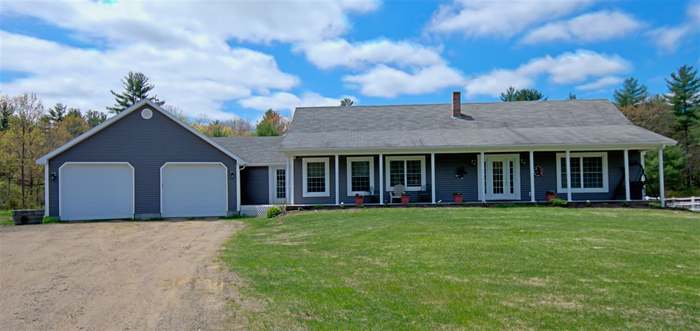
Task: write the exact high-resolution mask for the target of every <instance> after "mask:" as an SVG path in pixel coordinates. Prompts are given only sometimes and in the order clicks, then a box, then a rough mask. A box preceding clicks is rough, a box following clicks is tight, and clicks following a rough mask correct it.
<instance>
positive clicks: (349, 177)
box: [345, 156, 374, 197]
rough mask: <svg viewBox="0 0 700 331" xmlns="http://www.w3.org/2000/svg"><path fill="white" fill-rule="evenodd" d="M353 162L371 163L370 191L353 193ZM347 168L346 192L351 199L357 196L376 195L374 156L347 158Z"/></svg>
mask: <svg viewBox="0 0 700 331" xmlns="http://www.w3.org/2000/svg"><path fill="white" fill-rule="evenodd" d="M352 162H369V191H353V190H352ZM345 164H346V168H345V179H346V186H345V191H346V192H347V195H348V196H349V197H354V196H355V194H359V195H371V194H373V193H374V156H355V157H347V158H346V161H345Z"/></svg>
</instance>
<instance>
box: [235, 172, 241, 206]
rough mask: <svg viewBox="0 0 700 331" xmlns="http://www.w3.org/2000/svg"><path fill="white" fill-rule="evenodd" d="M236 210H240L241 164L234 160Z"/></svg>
mask: <svg viewBox="0 0 700 331" xmlns="http://www.w3.org/2000/svg"><path fill="white" fill-rule="evenodd" d="M236 212H238V213H240V212H241V165H240V163H238V161H236Z"/></svg>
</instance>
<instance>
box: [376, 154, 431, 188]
mask: <svg viewBox="0 0 700 331" xmlns="http://www.w3.org/2000/svg"><path fill="white" fill-rule="evenodd" d="M416 160H418V161H420V186H408V178H407V176H406V161H416ZM392 161H404V165H403V169H404V172H403V182H404V183H406V185H405V187H404V190H406V191H425V188H426V185H425V182H426V178H425V177H426V176H425V156H387V157H386V164H385V165H384V174H385V176H384V177H385V182H386V189H385V190H386V191H393V190H394V187H393V186H391V162H392Z"/></svg>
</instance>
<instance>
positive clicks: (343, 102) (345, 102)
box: [340, 98, 355, 107]
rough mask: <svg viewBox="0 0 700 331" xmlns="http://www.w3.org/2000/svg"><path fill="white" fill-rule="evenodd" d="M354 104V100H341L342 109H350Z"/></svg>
mask: <svg viewBox="0 0 700 331" xmlns="http://www.w3.org/2000/svg"><path fill="white" fill-rule="evenodd" d="M354 104H355V101H353V100H352V99H350V98H343V99H342V100H340V106H341V107H350V106H352V105H354Z"/></svg>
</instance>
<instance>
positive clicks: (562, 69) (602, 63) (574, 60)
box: [465, 50, 630, 97]
mask: <svg viewBox="0 0 700 331" xmlns="http://www.w3.org/2000/svg"><path fill="white" fill-rule="evenodd" d="M629 69H630V64H629V63H628V62H627V61H626V60H624V59H623V58H621V57H619V56H617V55H606V54H600V53H596V52H593V51H588V50H578V51H576V52H567V53H563V54H560V55H559V56H556V57H551V56H549V55H547V56H544V57H540V58H535V59H532V60H530V61H529V62H527V63H525V64H523V65H521V66H519V67H518V68H516V69H512V70H509V69H496V70H493V71H491V72H489V73H486V74H483V75H479V76H476V77H472V78H470V79H467V81H466V86H465V90H466V93H467V96H470V97H471V96H475V95H489V96H498V95H499V94H500V93H501V92H503V91H504V90H505V89H507V88H508V87H509V86H514V87H516V88H524V87H532V86H533V84H534V82H535V80H536V79H537V78H539V77H541V76H546V77H547V78H548V79H549V80H550V81H551V82H553V83H555V84H560V85H562V84H571V83H579V82H583V81H585V80H587V79H591V78H598V77H605V76H610V75H613V74H617V73H622V72H626V71H628V70H629Z"/></svg>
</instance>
